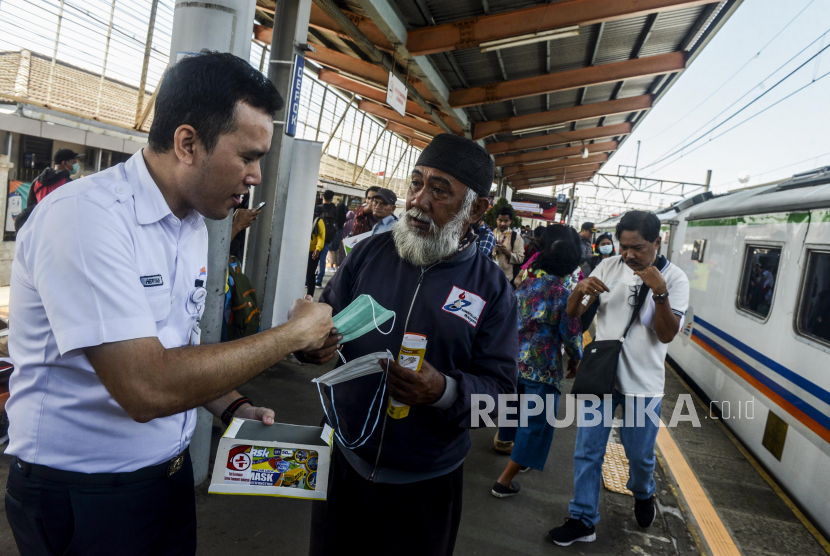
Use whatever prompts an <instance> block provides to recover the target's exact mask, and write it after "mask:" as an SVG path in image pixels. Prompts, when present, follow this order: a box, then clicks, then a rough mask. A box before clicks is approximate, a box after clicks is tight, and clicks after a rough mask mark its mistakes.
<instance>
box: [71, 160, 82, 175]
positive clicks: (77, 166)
mask: <svg viewBox="0 0 830 556" xmlns="http://www.w3.org/2000/svg"><path fill="white" fill-rule="evenodd" d="M80 171H81V165H80V164H78V163H77V162H76V163H75V164H73V165H72V175H75V174H77V173H78V172H80Z"/></svg>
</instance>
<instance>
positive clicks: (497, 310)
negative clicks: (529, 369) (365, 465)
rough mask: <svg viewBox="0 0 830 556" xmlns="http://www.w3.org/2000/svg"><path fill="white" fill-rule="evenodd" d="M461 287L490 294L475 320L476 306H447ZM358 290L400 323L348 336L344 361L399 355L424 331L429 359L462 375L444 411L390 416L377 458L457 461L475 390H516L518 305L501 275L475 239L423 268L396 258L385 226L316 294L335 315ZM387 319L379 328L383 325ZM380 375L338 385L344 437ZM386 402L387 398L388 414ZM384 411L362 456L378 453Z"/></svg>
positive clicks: (416, 467) (466, 440)
mask: <svg viewBox="0 0 830 556" xmlns="http://www.w3.org/2000/svg"><path fill="white" fill-rule="evenodd" d="M419 284H420V287H419ZM454 288H458V289H454ZM416 290H417V297H416V298H415V299H414V302H413V297H414V296H415V295H416ZM460 290H464V291H465V292H466V293H465V297H466V298H467V299H472V300H474V299H475V297H473V296H478V297H480V298H481V299H482V300H483V301H484V302H485V305H484V306H483V309H481V311H480V313H479V314H478V316H477V322H476V323H475V326H474V325H473V324H472V322H471V321H475V320H476V316H475V312H474V313H467V318H464V317H463V315H461V312H460V311H458V310H451V309H454V307H452V305H453V303H457V301H458V296H459V291H460ZM453 292H455V296H454V297H455V298H454V299H451V298H450V296H451V294H452V293H453ZM361 294H369V295H371V296H372V297H373V298H374V299H375V301H377V302H378V303H380V305H382V306H383V307H385V308H387V309H390V310H392V311H395V312H396V314H397V316H396V320H395V327H394V329H393V330H392V332H391V333H390V334H389V335H386V336H384V335H382V334H380V333H379V332H378V331H377V330H373V331H372V332H369V333H368V334H366V335H364V336H362V337H360V338H357V339H355V340H352V341H351V342H349V343H347V344H345V346H344V348H343V350H342V352H343V355H344V356H345V357H346V360H347V361H351V360H353V359H356V358H357V357H360V356H363V355H366V354H368V353H373V352H378V351H383V350H385V349H388V350H389V351H391V352H392V355H393V356H394V357H396V358H397V356H398V351H399V350H400V346H401V342H402V340H403V335H404V332H412V333H417V334H423V335H425V336H426V337H427V350H426V356H425V360H426V361H428V362H429V363H430V364H431V365H432V366H434V367H435V368H436V369H437V370H438V371H439V372H441V373H444V374H446V375H449V376H451V377H453V378H455V379H456V380H457V381H458V397H457V398H456V400H455V403H454V404H453V405H452V406H450V407H449V408H448V409H445V410H441V409H437V408H434V407H430V406H416V407H412V408H411V409H410V413H409V416H408V417H405V418H403V419H392V418H388V419H387V420H386V430H385V433H384V434H383V443H382V448H381V455H380V459H379V461H378V465H379V466H382V467H387V468H390V469H400V470H404V471H419V472H431V471H438V470H442V469H447V468H449V467H451V466H453V465H454V464H457V463H459V462H460V461H461V460H463V458H464V457H465V456H466V455H467V452H468V451H469V449H470V445H471V442H470V435H469V432H468V428H469V427H470V403H471V395H472V394H487V395H489V396H492V397H493V399H494V400H495V401H496V402H497V401H498V395H499V394H506V393H515V392H516V381H517V377H518V356H519V341H518V309H517V303H516V296H515V295H514V293H513V289H512V288H511V286H510V284H509V283H508V282H507V279H506V278H505V276H504V273H503V272H500V271H499V269H498V267H496V266H494V265H493V262H492V261H490V260H488V259H487V258H485V257H484V256H483V255H481V253H480V252H479V250H478V248H477V246H476V245H475V242H473V244H471V245H470V246H469V247H468V248H467V249H466V250H465V251H463V252H461V253H459V254H458V255H457V256H456V257H454V258H453V259H451V260H450V261H447V262H444V263H440V264H438V265H435V266H433V267H430V268H429V269H427V270H424V269H421V268H419V267H415V266H413V265H411V264H409V263H408V262H406V261H404V260H403V259H401V258H400V257H399V256H398V254H397V251H396V250H395V245H394V242H393V240H392V234H391V233H389V232H387V233H383V234H379V235H377V236H373V237H370V238H367V239H365V240H363V241H362V242H360V243H358V244H357V245H356V246H355V248H354V250H353V251H352V252H351V253H350V254H349V256H348V257H347V258H346V260H345V262H344V263H343V264H342V265H341V266H340V268H339V269H338V271H337V274H335V275H334V278H332V280H331V281H330V282H329V283H328V285H327V286H326V289H325V290H324V291H323V294H322V295H321V297H320V301H321V302H323V303H328V304H330V305H331V306H332V308H333V312H334V314H335V315H336V314H337V313H339V312H340V311H341V310H342V309H344V308H345V307H346V306H348V305H349V303H351V302H352V300H354V299H355V298H357V297H358V296H359V295H361ZM462 305H463V303H462ZM476 305H480V303H477V304H476ZM410 306H411V307H412V309H411V314H410V316H409V324H408V326H407V325H406V320H407V313H408V312H409V311H410ZM474 306H475V305H471V306H470V307H474ZM391 322H392V321H391V320H390V321H387V322H386V323H384V324H383V325H381V326H380V328H381V329H382V330H384V331H386V330H387V329H388V327H389V326H391ZM405 326H406V330H405V329H404V327H405ZM379 380H380V375H377V374H376V375H370V376H366V377H362V378H358V379H355V380H351V381H348V382H345V383H341V384H338V385H337V386H336V387H335V390H334V392H335V401H336V407H337V416H338V419H339V421H340V424H341V428H342V429H343V432H344V435H345V436H346V439H347V440H351V439H354V438H357V437H358V435H359V434H360V428H361V427H362V426H363V423H364V421H365V419H366V414H367V411H368V409H369V406H370V404H371V402H372V397H373V396H374V394H375V392H376V390H377V386H378V383H379ZM387 398H388V395H387ZM386 406H387V401H386V400H384V403H383V406H382V408H383V412H384V414H383V415H385V411H386ZM329 415H331V407H329ZM383 415H381V420H380V422H379V424H378V426H377V429H376V430H375V432H374V434H373V435H372V436H371V437H370V438H369V440H368V441H367V442H366V443H365V444H364V445H363V446H361V447H360V448H357V449H356V450H354V454H355V455H357V456H359V457H360V458H361V459H362V460H364V461H366V462H372V463H374V462H375V460H376V457H377V454H378V447H379V445H380V438H381V430H382V426H381V424H382V422H383V418H384V417H383ZM370 426H371V423H370Z"/></svg>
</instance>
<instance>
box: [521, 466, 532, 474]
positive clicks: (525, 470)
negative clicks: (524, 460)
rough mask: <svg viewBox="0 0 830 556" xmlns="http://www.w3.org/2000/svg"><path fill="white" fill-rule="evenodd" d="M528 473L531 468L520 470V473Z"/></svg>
mask: <svg viewBox="0 0 830 556" xmlns="http://www.w3.org/2000/svg"><path fill="white" fill-rule="evenodd" d="M528 471H530V467H529V466H528V467H522V468H521V469H519V473H527V472H528Z"/></svg>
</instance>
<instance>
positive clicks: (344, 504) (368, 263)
mask: <svg viewBox="0 0 830 556" xmlns="http://www.w3.org/2000/svg"><path fill="white" fill-rule="evenodd" d="M493 170H494V168H493V161H492V158H491V157H490V155H489V154H488V153H487V151H486V150H484V148H482V147H481V146H480V145H478V144H477V143H475V142H473V141H470V140H469V139H465V138H463V137H458V136H455V135H450V134H441V135H437V136H436V137H435V138H434V139H433V140H432V142H431V143H430V144H429V145H428V146H427V147H426V148H425V149H424V150H423V152H422V153H421V155H420V156H419V157H418V160H417V162H416V163H415V167H414V169H413V170H412V174H411V180H410V184H409V187H408V189H407V192H406V212H405V213H404V214H403V215H402V216H401V218H400V219H399V220H398V222H396V223H395V224H394V226H393V227H392V232H391V233H386V234H376V235H374V236H371V237H369V238H367V239H364V240H363V241H362V242H360V243H358V244H357V245H356V246H355V247H354V249H353V250H352V251H351V252H350V254H349V256H348V257H347V258H346V260H345V262H344V263H343V266H342V267H341V268H340V270H338V271H337V274H335V276H334V278H332V280H331V281H330V282H329V283H328V285H327V286H326V289H325V290H324V291H323V293H322V295H321V297H320V299H321V301H323V302H325V303H328V304H330V305H331V306H332V309H333V310H334V313H335V315H337V314H338V313H339V312H340V311H343V310H344V309H345V308H347V307H349V305H350V304H351V303H352V301H354V300H356V299H358V298H359V297H360V296H361V295H364V294H365V295H369V296H371V298H372V299H373V300H374V301H375V302H377V304H378V305H380V306H381V307H383V308H385V309H388V310H390V311H393V312H394V313H395V317H396V318H395V319H394V321H392V324H389V323H388V322H387V323H386V324H383V323H382V322H381V320H378V319H383V318H384V315H382V314H381V313H380V312H379V311H378V310H377V309H374V310H373V311H369V313H368V318H369V321H368V322H369V323H370V324H371V325H372V326H371V327H370V328H371V330H370V331H369V332H368V333H366V334H365V335H363V336H360V337H357V338H355V339H352V340H350V341H348V342H346V343H345V344H344V345H343V348H342V349H341V350H340V351H341V352H342V355H343V357H345V359H346V360H347V361H348V362H352V361H354V360H356V359H358V358H360V357H363V356H366V355H369V354H372V353H378V352H386V351H387V350H388V351H389V352H391V353H392V354H393V355H392V357H395V356H397V355H398V353H399V352H400V350H401V346H402V343H403V341H404V334H407V335H412V336H415V335H420V337H423V338H424V340H425V341H426V346H425V349H426V352H425V354H424V355H423V357H422V362H421V369H420V372H416V371H412V370H409V369H407V368H404V367H402V366H401V365H399V364H397V363H396V362H394V359H393V360H392V362H387V360H386V359H385V358H384V359H382V360H381V361H380V362H379V364H380V368H381V369H384V370H386V371H387V374H386V377H387V379H386V380H387V383H386V385H387V391H388V394H389V395H391V397H392V398H394V399H395V400H396V401H397V402H400V403H401V404H405V405H408V406H410V407H409V413H408V415H406V416H403V417H401V416H400V415H397V416H396V414H395V412H392V411H391V410H390V411H387V407H388V404H389V402H388V397H389V396H384V397H383V400H382V408H383V411H382V415H380V418H379V420H378V421H377V426H376V428H375V430H374V431H371V427H372V422H374V417H372V418H371V421H372V422H370V423H368V427H365V426H364V425H365V424H366V422H367V411H368V410H369V409H370V408H372V405H373V403H376V402H374V401H373V400H374V397H375V396H376V394H377V393H378V391H379V387H378V385H379V380H382V379H380V378H379V377H380V376H381V373H376V374H372V375H369V376H362V377H360V378H355V379H354V380H349V381H347V382H343V383H340V384H337V386H336V388H334V389H333V391H329V390H325V391H324V404H325V406H326V411H327V413H328V415H332V417H334V415H335V414H336V419H337V423H339V424H337V423H330V424H331V425H332V426H333V427H334V428H335V429H339V430H340V431H343V432H344V434H343V437H344V438H343V439H341V438H338V437H337V435H335V442H334V446H333V451H332V462H331V468H330V470H329V484H328V488H327V490H326V493H327V498H326V501H325V502H318V503H315V504H314V507H313V508H312V512H313V516H312V534H311V539H312V546H311V550H310V554H314V555H320V554H322V555H329V554H331V555H334V554H342V553H343V547H344V546H354V547H359V550H360V552H361V554H364V555H386V554H390V553H391V552H394V553H396V554H399V555H402V556H406V555H419V556H420V555H424V554H429V555H431V556H442V555H450V554H452V552H453V549H454V546H455V538H456V534H457V532H458V526H459V523H460V519H461V500H462V485H463V471H462V470H463V463H464V458H465V457H466V455H467V452H468V451H469V450H470V446H471V440H470V434H469V431H468V429H469V427H470V426H471V412H472V411H471V408H472V407H473V404H475V406H476V407H479V406H480V404H479V401H478V398H477V399H476V401H474V400H473V396H474V395H481V396H489V397H490V399H492V400H493V402H494V403H496V400H497V399H498V396H499V395H500V394H512V393H515V392H516V381H517V377H518V354H519V346H518V337H517V334H516V330H517V329H518V328H517V327H518V309H517V301H516V296H515V295H514V294H513V290H512V288H511V286H510V284H509V283H508V281H507V278H506V277H505V275H504V273H503V272H497V271H494V268H493V263H492V261H491V260H489V259H488V258H487V257H485V256H484V255H483V254H482V253H481V251H480V250H479V249H478V247H477V244H476V237H477V236H476V234H475V229H474V225H475V223H477V222H479V221H480V220H481V218H482V216H483V215H484V212H485V211H486V210H487V208H488V205H489V202H488V199H487V196H488V194H489V192H490V186H491V184H492V183H493ZM379 194H380V193H379ZM335 318H337V317H336V316H335ZM373 321H375V322H373ZM381 325H382V326H381ZM339 341H340V340H338V339H337V338H336V337H332V338H331V340H330V341H329V342H327V345H326V346H325V347H324V348H323V349H321V350H318V351H310V352H305V353H301V354H299V355H298V358H300V359H301V360H303V361H306V362H311V363H317V364H323V363H326V362H327V361H329V360H330V359H331V358H332V357H334V353H335V348H336V347H337V344H338V342H339ZM339 366H340V362H339V361H338V367H339ZM378 370H380V369H378ZM332 392H333V394H332ZM330 394H331V395H333V396H334V399H332V398H330V397H329V395H330ZM390 415H391V416H390ZM361 431H366V435H365V436H366V439H365V441H362V436H361V435H362V434H363V433H362V432H361ZM370 431H371V434H370ZM357 439H361V441H358V440H357ZM343 441H345V443H349V444H348V445H344V442H343ZM350 446H351V447H350ZM367 524H371V526H370V529H371V532H369V533H367Z"/></svg>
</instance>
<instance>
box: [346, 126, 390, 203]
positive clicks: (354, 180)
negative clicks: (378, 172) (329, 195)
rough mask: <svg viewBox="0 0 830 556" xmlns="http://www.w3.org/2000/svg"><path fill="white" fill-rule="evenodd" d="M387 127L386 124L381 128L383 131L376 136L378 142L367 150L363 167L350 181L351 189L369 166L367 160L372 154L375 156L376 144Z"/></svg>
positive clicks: (376, 142)
mask: <svg viewBox="0 0 830 556" xmlns="http://www.w3.org/2000/svg"><path fill="white" fill-rule="evenodd" d="M388 126H389V124H388V123H387V124H386V125H385V126H383V129H382V130H380V134H379V135H378V140H377V141H375V144H374V145H372V148H371V149H370V150H369V154H367V155H366V160H364V161H363V166H360V168H359V169H357V172H356V176H355V178H354V179H352V187H354V184H356V183H357V180H358V178H360V175H361V174H363V170H365V169H366V165H367V164H369V159H370V158H372V155H373V154H375V149H376V148H377V146H378V143H380V140H381V139H383V134H384V133H386V128H387V127H388ZM355 162H357V159H356V158H355Z"/></svg>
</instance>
